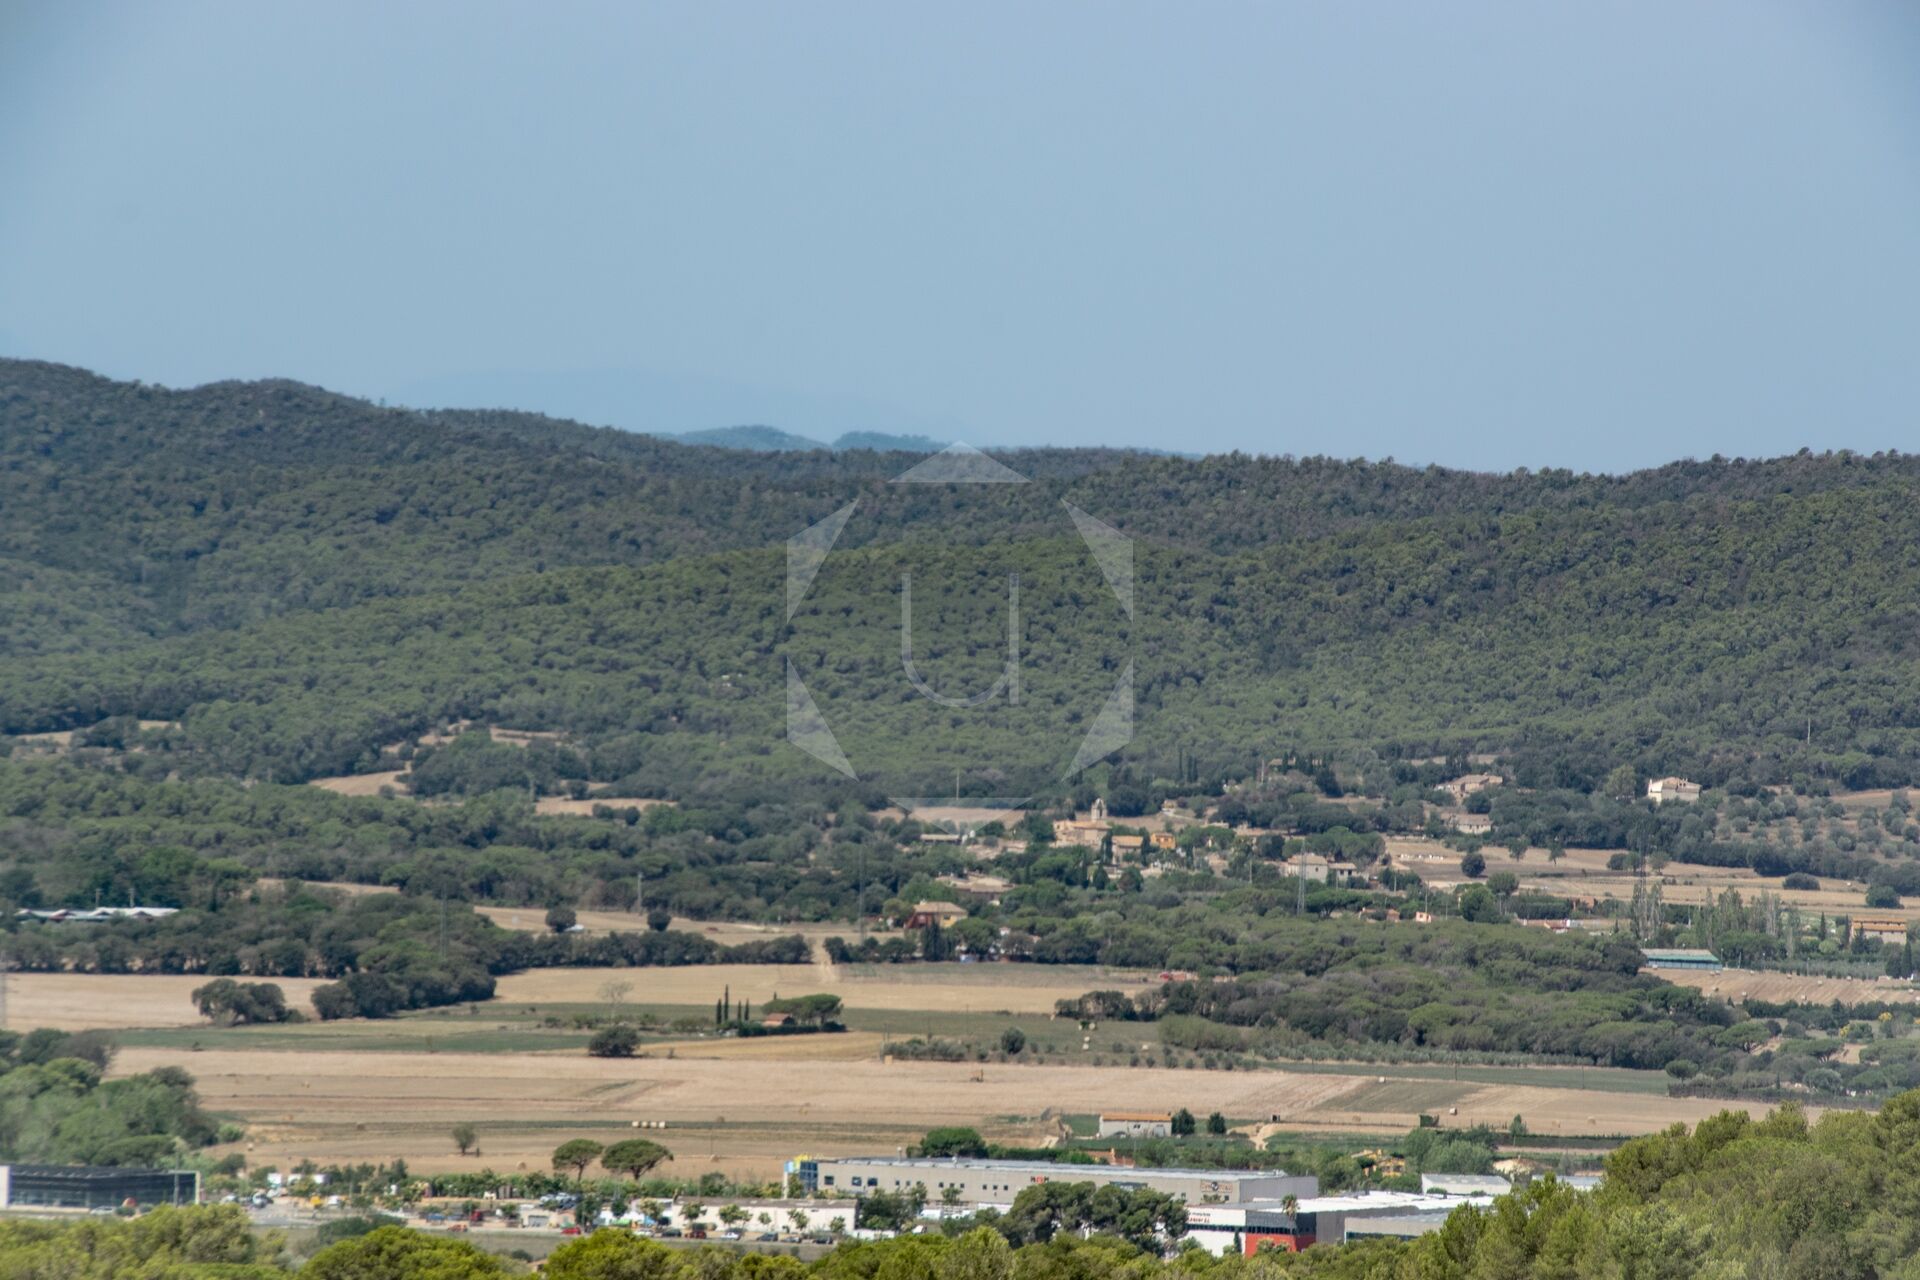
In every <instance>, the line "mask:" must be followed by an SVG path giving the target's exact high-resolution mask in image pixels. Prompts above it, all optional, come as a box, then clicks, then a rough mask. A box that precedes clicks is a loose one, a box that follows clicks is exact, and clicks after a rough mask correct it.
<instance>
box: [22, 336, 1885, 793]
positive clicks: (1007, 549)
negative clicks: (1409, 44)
mask: <svg viewBox="0 0 1920 1280" xmlns="http://www.w3.org/2000/svg"><path fill="white" fill-rule="evenodd" d="M917 456H918V455H916V454H909V453H887V452H871V451H868V450H865V449H856V450H853V451H850V452H849V451H841V452H829V451H805V452H791V451H788V452H779V453H766V452H757V451H745V450H714V449H708V448H696V447H690V446H689V445H686V444H683V443H679V442H674V441H668V440H662V439H658V438H653V437H647V436H641V435H634V434H631V433H626V432H621V431H614V430H611V429H605V428H598V429H596V428H587V427H582V426H579V425H577V424H573V423H567V422H563V421H558V420H554V419H548V418H543V417H540V416H538V415H531V414H518V413H501V412H486V411H440V412H429V413H422V412H416V411H411V410H396V409H382V408H378V407H375V406H373V405H369V404H367V403H365V402H363V401H358V400H354V399H351V398H349V397H344V396H339V395H335V394H332V393H329V392H326V391H323V390H320V389H317V388H313V387H307V386H302V385H299V384H295V383H287V382H263V383H222V384H215V385H211V386H206V387H200V388H196V389H193V390H189V391H167V390H162V389H159V388H154V387H149V386H140V385H134V384H127V383H116V382H111V381H108V380H106V379H102V378H98V377H95V376H93V375H90V374H87V373H84V372H82V371H80V370H75V369H71V368H65V367H60V366H53V365H44V364H34V363H25V362H9V363H5V364H3V365H0V538H3V539H4V543H3V545H4V547H5V551H4V553H3V554H0V606H4V607H0V646H3V647H0V654H4V656H3V657H0V677H4V679H0V732H8V733H22V732H30V731H45V730H53V729H64V728H71V727H75V726H81V725H87V724H91V723H94V722H95V721H97V720H100V719H102V718H103V717H109V716H122V715H124V716H138V717H141V718H147V719H162V720H168V721H178V722H180V724H181V726H182V727H181V730H180V731H179V733H178V735H177V736H176V738H175V740H174V747H173V750H174V751H175V752H176V753H177V755H176V759H175V761H174V763H175V764H177V765H178V766H179V767H181V768H183V769H185V770H186V771H189V772H192V771H196V770H199V771H212V772H226V773H234V774H240V775H250V776H266V775H267V774H269V773H271V774H272V775H273V776H275V777H279V778H283V779H284V778H299V777H310V776H315V775H318V774H330V773H339V772H345V771H349V770H354V769H359V768H365V767H369V766H370V764H371V763H372V762H373V761H375V760H377V758H378V748H379V746H380V745H381V744H382V743H386V742H391V741H393V740H395V739H396V738H397V737H400V736H403V735H404V734H406V733H409V732H418V731H419V730H421V729H424V728H425V727H427V726H428V725H430V724H432V723H435V722H437V721H439V720H442V719H444V718H446V717H450V716H471V717H476V718H487V719H490V720H493V721H495V722H498V723H503V724H511V725H517V726H521V727H527V728H540V729H550V730H556V731H565V732H567V733H570V734H573V735H576V736H577V737H578V738H579V739H580V740H581V741H583V742H586V743H588V744H591V745H592V746H593V748H594V749H596V750H598V751H599V752H600V753H601V755H602V758H603V765H602V766H596V767H604V768H605V769H606V770H608V771H610V773H609V780H612V779H614V778H625V779H627V780H628V781H629V782H632V783H634V784H636V785H641V784H644V785H645V786H647V787H649V788H652V789H654V790H662V789H664V790H668V791H673V790H685V789H688V788H696V787H699V786H701V785H704V782H705V781H706V780H710V779H713V778H718V777H725V776H739V775H746V776H751V775H766V776H782V777H789V778H798V777H808V778H814V779H816V780H817V781H819V782H820V783H822V784H823V785H825V784H827V783H830V782H831V781H832V778H831V775H830V774H829V773H828V772H827V771H825V770H824V768H823V767H821V766H817V765H815V763H814V762H813V761H811V760H809V759H807V758H806V757H804V756H801V755H799V753H797V752H795V751H793V750H792V749H791V748H789V747H788V746H787V745H786V744H785V742H784V741H783V737H784V734H783V729H782V717H783V710H784V705H785V703H784V696H783V692H782V689H783V682H784V679H785V677H784V675H783V672H784V671H785V664H786V663H787V661H788V660H789V659H791V660H792V661H793V662H794V663H795V664H796V670H799V671H800V672H801V673H802V676H803V678H804V679H805V680H806V681H807V682H808V685H809V688H811V689H812V690H813V692H814V694H815V695H816V696H817V697H818V698H819V699H820V700H821V702H822V704H823V705H825V706H828V709H829V713H830V715H831V714H832V712H834V711H836V710H837V711H839V712H841V713H843V714H842V718H841V722H840V723H838V724H836V726H835V731H836V733H839V734H840V735H841V736H842V737H843V738H844V739H845V745H846V746H847V749H848V752H849V754H850V755H853V756H856V757H858V758H859V759H860V760H862V761H870V762H879V763H876V764H862V765H861V766H860V767H861V768H862V770H863V771H866V772H869V773H872V772H878V773H886V774H889V775H890V781H891V783H892V784H897V785H903V786H905V785H916V786H917V785H927V786H931V785H934V784H935V780H936V779H940V778H944V783H941V784H940V785H941V786H942V787H943V788H951V787H952V786H953V782H954V778H953V773H954V768H955V762H956V761H961V762H962V765H961V772H962V775H963V776H962V778H961V785H962V786H963V787H968V788H980V789H986V788H993V787H1004V786H1010V785H1015V783H1016V782H1017V783H1018V785H1021V786H1027V787H1033V786H1040V785H1056V784H1057V781H1058V777H1059V770H1060V765H1061V762H1060V760H1059V759H1058V758H1057V757H1058V756H1059V755H1060V754H1061V753H1062V751H1063V750H1070V748H1071V745H1072V743H1073V742H1075V741H1077V740H1078V738H1079V736H1080V734H1081V733H1082V732H1083V731H1084V728H1085V719H1086V717H1087V716H1090V715H1091V714H1092V710H1093V709H1094V708H1097V706H1098V705H1099V700H1100V698H1102V697H1104V696H1105V695H1106V693H1107V691H1109V690H1110V689H1111V688H1112V687H1113V686H1114V681H1115V678H1116V674H1117V672H1118V671H1119V670H1120V669H1121V667H1122V666H1123V665H1124V664H1125V663H1126V662H1127V661H1129V660H1131V661H1132V662H1133V663H1134V664H1135V669H1136V674H1135V678H1134V686H1133V692H1134V698H1135V700H1136V707H1137V724H1136V732H1135V734H1134V737H1133V740H1132V741H1131V742H1130V743H1128V744H1127V745H1126V746H1125V747H1124V748H1123V749H1122V750H1121V751H1120V753H1119V755H1118V757H1117V759H1118V760H1119V761H1120V763H1121V765H1122V766H1124V767H1130V768H1140V769H1145V770H1149V771H1155V772H1161V773H1167V772H1171V771H1173V770H1176V769H1187V768H1193V767H1199V765H1208V766H1221V767H1224V765H1225V764H1227V763H1229V762H1238V763H1241V764H1244V763H1245V762H1246V761H1247V760H1249V759H1252V758H1254V757H1255V756H1257V755H1258V754H1259V753H1261V752H1266V751H1273V750H1279V749H1284V748H1288V747H1312V748H1316V749H1319V748H1335V747H1350V746H1366V745H1369V744H1373V745H1385V744H1393V745H1395V746H1397V747H1419V748H1421V749H1423V750H1424V749H1432V750H1448V749H1455V748H1461V749H1468V748H1471V749H1501V750H1506V751H1514V752H1519V753H1521V756H1522V758H1524V759H1527V760H1530V761H1532V762H1533V764H1534V766H1535V767H1538V768H1539V769H1541V770H1542V771H1544V772H1545V773H1546V774H1550V775H1557V776H1579V777H1585V776H1587V775H1588V774H1591V773H1592V772H1593V771H1594V770H1596V769H1600V768H1602V766H1603V764H1604V762H1605V761H1608V760H1614V759H1619V758H1628V759H1632V760H1634V761H1636V762H1637V763H1639V764H1640V765H1641V766H1642V767H1643V768H1644V769H1646V770H1648V771H1653V772H1665V771H1682V770H1684V771H1690V772H1692V773H1693V774H1695V775H1696V776H1700V777H1704V778H1708V779H1715V780H1726V779H1742V778H1744V779H1748V780H1750V781H1754V782H1766V781H1773V780H1778V779H1781V778H1785V777H1790V776H1796V775H1807V776H1825V777H1844V778H1846V779H1848V780H1850V781H1853V782H1856V783H1860V782H1866V781H1882V782H1905V781H1907V780H1909V779H1910V777H1912V776H1913V775H1914V773H1915V768H1916V765H1920V674H1916V670H1915V668H1914V664H1913V662H1912V643H1913V641H1912V637H1913V635H1914V634H1915V625H1914V624H1915V623H1916V621H1920V618H1917V617H1916V609H1917V608H1920V606H1917V605H1916V601H1917V600H1920V590H1917V588H1920V552H1917V551H1916V548H1917V547H1920V503H1916V502H1915V501H1914V499H1915V497H1916V489H1917V488H1920V459H1916V458H1913V457H1909V456H1905V455H1876V456H1873V457H1862V456H1857V455H1851V454H1845V453H1839V454H1820V455H1815V454H1810V453H1803V454H1800V455H1796V456H1793V457H1788V458H1780V459H1774V460H1768V461H1727V460H1712V461H1707V462H1686V463H1674V464H1670V465H1668V466H1665V467H1661V468H1658V469H1655V470H1651V471H1643V472H1636V473H1632V474H1629V475H1623V476H1583V475H1574V474H1572V473H1568V472H1559V471H1548V472H1526V471H1520V472H1514V473H1510V474H1505V475H1486V474H1473V473H1463V472H1452V471H1446V470H1443V469H1439V468H1424V469H1413V468H1408V467H1403V466H1397V465H1394V464H1386V463H1368V462H1337V461H1330V460H1325V459H1276V458H1248V457H1240V456H1227V457H1211V458H1201V459H1185V458H1173V457H1151V456H1145V455H1141V454H1137V453H1121V452H1114V451H1106V450H1065V449H1041V450H1032V451H1026V452H1022V453H1019V454H1017V455H1008V457H1009V460H1010V461H1012V462H1014V463H1015V464H1016V465H1017V467H1018V469H1019V470H1020V471H1021V472H1022V473H1023V474H1024V475H1026V476H1027V477H1029V479H1030V481H1031V482H1030V483H1027V484H1018V485H985V486H954V485H896V484H890V483H889V481H890V480H891V479H892V478H893V477H895V476H897V475H899V474H900V473H901V472H902V471H903V470H905V469H906V468H907V467H908V466H910V465H912V463H913V462H914V461H915V460H916V459H917ZM849 502H857V517H856V518H852V519H850V520H849V521H848V522H847V524H846V527H845V529H844V531H843V533H842V535H841V537H840V540H839V541H838V542H837V543H836V545H835V550H834V555H833V558H832V559H831V560H830V562H829V566H828V569H827V570H826V571H824V572H823V573H822V575H821V577H820V579H819V580H818V582H817V584H816V585H815V588H814V590H813V591H812V592H811V593H809V595H808V597H807V599H806V601H805V602H804V607H803V608H802V609H801V610H800V611H799V612H797V613H796V614H795V615H794V616H793V618H792V619H791V620H785V619H783V614H782V607H781V603H780V602H781V599H782V581H783V573H784V564H785V561H784V558H783V554H782V552H781V551H780V547H781V546H782V544H783V543H784V541H785V540H786V539H787V538H788V537H790V536H792V535H793V534H795V533H797V532H798V531H800V530H802V529H804V528H806V527H808V526H809V525H811V524H812V523H814V522H815V521H818V520H820V519H822V518H823V517H825V516H827V515H828V514H830V513H832V512H834V511H836V510H838V509H840V508H842V507H844V506H845V505H846V504H848V503H849ZM1063 502H1070V503H1071V504H1072V505H1073V506H1075V507H1078V508H1079V509H1080V510H1082V511H1083V512H1086V513H1090V514H1092V515H1093V516H1095V517H1096V518H1098V519H1100V520H1102V521H1105V522H1106V523H1108V524H1110V525H1112V526H1113V527H1114V528H1116V529H1118V530H1120V531H1122V532H1124V533H1125V534H1126V535H1127V536H1128V537H1129V538H1131V539H1132V540H1133V556H1134V581H1135V590H1136V596H1137V601H1138V609H1137V612H1136V614H1135V616H1133V617H1131V618H1128V617H1126V616H1125V615H1124V613H1123V612H1122V611H1118V610H1116V609H1115V608H1114V606H1113V602H1112V600H1111V598H1110V597H1109V596H1108V595H1107V594H1106V592H1105V588H1104V587H1103V585H1102V580H1101V577H1100V574H1099V572H1098V569H1097V566H1096V565H1095V564H1094V562H1093V560H1092V559H1091V557H1090V556H1089V554H1088V553H1087V551H1086V548H1085V546H1084V545H1083V544H1082V543H1081V542H1080V540H1079V538H1078V537H1077V535H1076V532H1075V528H1074V525H1073V524H1072V522H1071V521H1069V520H1068V519H1067V518H1066V513H1065V512H1064V510H1063V507H1062V503H1063ZM907 572H913V573H915V574H916V575H917V576H916V578H915V588H914V590H915V595H916V599H915V608H916V610H918V611H919V612H920V615H921V617H922V619H923V622H922V626H923V628H925V629H926V630H925V634H927V635H929V636H930V637H931V640H930V642H929V646H928V649H927V650H926V652H924V653H923V654H922V656H921V658H920V661H921V663H922V665H923V667H924V668H925V671H926V673H928V678H929V679H930V681H931V683H932V684H933V685H934V686H935V687H947V688H963V689H979V688H984V687H986V686H987V685H990V684H991V683H992V679H993V676H994V673H995V672H997V671H998V670H999V663H1000V662H1001V655H1002V654H1003V653H1004V649H1005V640H1004V637H1003V636H1002V634H1001V631H1000V628H1001V626H1002V621H1001V619H1002V616H1003V612H1004V609H1005V593H1006V586H1005V575H1006V574H1007V573H1008V572H1018V573H1019V574H1020V575H1021V580H1022V599H1021V608H1022V617H1023V627H1024V634H1025V636H1026V652H1025V661H1026V663H1027V667H1028V673H1027V676H1026V680H1027V683H1028V687H1029V689H1030V690H1031V692H1032V693H1033V695H1034V696H1032V697H1031V698H1029V699H1028V700H1026V701H1025V702H1024V703H1023V704H1022V705H1021V706H1020V707H1019V708H1017V709H1016V708H1013V707H1009V706H1005V705H999V706H997V707H996V708H994V709H983V711H982V713H981V714H980V715H979V716H977V717H974V718H971V719H968V720H966V721H965V723H964V725H960V724H958V723H956V724H945V723H942V724H940V725H936V726H930V725H929V724H928V723H926V721H925V717H924V712H925V710H926V707H925V704H924V703H922V702H921V701H919V700H918V699H915V698H913V697H912V696H911V694H910V692H909V691H908V689H907V687H906V685H905V683H904V682H903V680H902V675H901V671H900V670H899V669H898V655H897V649H898V640H897V636H896V635H895V630H896V627H897V621H898V616H899V599H898V590H899V584H900V581H901V575H902V574H903V573H907ZM954 719H955V720H956V722H957V721H958V717H957V715H956V717H954ZM956 735H957V736H956ZM1062 744H1065V747H1064V748H1063V746H1062ZM1196 762H1198V764H1196ZM1050 780H1051V781H1050Z"/></svg>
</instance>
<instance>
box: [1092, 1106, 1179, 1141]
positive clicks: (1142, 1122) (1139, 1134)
mask: <svg viewBox="0 0 1920 1280" xmlns="http://www.w3.org/2000/svg"><path fill="white" fill-rule="evenodd" d="M1099 1132H1100V1136H1101V1137H1103V1138H1166V1137H1171V1136H1172V1135H1173V1117H1172V1116H1171V1115H1169V1114H1167V1113H1166V1112H1164V1111H1103V1112H1101V1113H1100V1131H1099Z"/></svg>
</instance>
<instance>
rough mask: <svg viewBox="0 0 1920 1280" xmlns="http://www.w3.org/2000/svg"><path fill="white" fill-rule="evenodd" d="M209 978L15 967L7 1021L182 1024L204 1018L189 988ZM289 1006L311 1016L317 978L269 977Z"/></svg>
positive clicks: (21, 1027) (22, 1024)
mask: <svg viewBox="0 0 1920 1280" xmlns="http://www.w3.org/2000/svg"><path fill="white" fill-rule="evenodd" d="M210 981H212V979H210V978H207V977H204V976H194V975H190V974H187V975H175V974H113V973H14V974H8V975H7V978H6V984H7V1001H6V1027H7V1029H8V1030H10V1031H29V1030H32V1029H33V1028H35V1027H57V1028H59V1029H60V1030H63V1031H83V1030H87V1029H89V1028H98V1029H104V1030H124V1029H126V1028H130V1027H187V1026H192V1025H194V1024H196V1023H199V1022H204V1021H205V1019H203V1018H202V1017H201V1016H200V1011H199V1010H198V1009H196V1008H194V1005H193V995H192V993H193V989H194V988H195V987H199V986H204V985H205V984H206V983H208V982H210ZM272 981H273V982H274V983H275V985H277V986H278V987H279V988H280V989H281V990H282V991H284V992H285V993H286V996H287V1003H288V1005H289V1006H291V1007H293V1008H295V1009H298V1010H300V1011H301V1012H303V1013H305V1014H307V1016H309V1017H312V1016H313V1007H312V1005H310V1004H309V1003H308V1001H309V1000H310V999H311V997H312V995H313V989H314V988H315V987H317V986H320V985H321V982H320V980H319V979H317V978H274V979H272Z"/></svg>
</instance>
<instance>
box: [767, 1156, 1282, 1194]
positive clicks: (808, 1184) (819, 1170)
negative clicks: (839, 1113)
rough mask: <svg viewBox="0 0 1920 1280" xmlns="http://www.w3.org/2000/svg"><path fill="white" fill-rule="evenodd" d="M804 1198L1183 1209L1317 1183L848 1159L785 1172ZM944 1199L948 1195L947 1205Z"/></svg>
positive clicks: (1020, 1164) (1096, 1167)
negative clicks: (1149, 1201) (1153, 1198)
mask: <svg viewBox="0 0 1920 1280" xmlns="http://www.w3.org/2000/svg"><path fill="white" fill-rule="evenodd" d="M788 1174H789V1176H791V1177H793V1178H796V1179H798V1181H799V1185H800V1187H801V1189H802V1191H803V1193H804V1194H806V1195H833V1194H836V1193H838V1194H842V1195H855V1196H858V1195H865V1194H866V1193H868V1192H870V1191H889V1192H892V1191H906V1190H910V1189H912V1188H913V1187H916V1186H921V1187H925V1188H926V1189H927V1193H928V1195H929V1196H931V1197H932V1198H933V1199H935V1200H939V1199H943V1198H951V1199H952V1200H953V1201H954V1202H956V1203H959V1204H967V1205H1010V1204H1012V1203H1013V1199H1014V1197H1015V1196H1017V1195H1019V1194H1020V1192H1021V1191H1022V1190H1024V1189H1025V1188H1027V1187H1030V1186H1035V1185H1037V1184H1039V1183H1043V1182H1091V1183H1093V1184H1094V1185H1096V1186H1103V1187H1104V1186H1118V1187H1125V1188H1127V1189H1129V1190H1134V1189H1145V1190H1148V1191H1157V1192H1159V1193H1161V1194H1162V1195H1170V1196H1175V1197H1177V1198H1179V1199H1181V1200H1185V1201H1186V1202H1188V1203H1189V1204H1232V1203H1237V1202H1239V1201H1244V1200H1256V1199H1280V1198H1283V1197H1286V1196H1310V1195H1314V1194H1316V1193H1318V1192H1319V1190H1320V1181H1319V1179H1317V1178H1314V1177H1300V1176H1296V1175H1293V1174H1288V1173H1284V1172H1280V1171H1276V1170H1258V1171H1244V1170H1233V1169H1137V1168H1133V1167H1131V1166H1126V1165H1104V1164H1050V1163H1047V1162H1045V1161H1040V1160H986V1159H971V1158H967V1157H954V1158H951V1159H933V1158H931V1157H909V1156H899V1157H894V1156H864V1157H863V1156H849V1157H846V1158H844V1159H834V1160H814V1159H808V1158H806V1157H802V1158H800V1159H798V1160H795V1161H793V1162H792V1163H791V1164H790V1165H789V1166H788ZM948 1193H951V1195H950V1197H949V1196H948Z"/></svg>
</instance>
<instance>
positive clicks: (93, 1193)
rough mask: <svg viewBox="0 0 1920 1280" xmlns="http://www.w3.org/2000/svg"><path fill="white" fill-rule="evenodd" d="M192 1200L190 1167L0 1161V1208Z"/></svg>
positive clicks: (195, 1187) (195, 1199)
mask: <svg viewBox="0 0 1920 1280" xmlns="http://www.w3.org/2000/svg"><path fill="white" fill-rule="evenodd" d="M129 1200H131V1201H133V1203H135V1204H139V1205H156V1204H198V1203H199V1202H200V1175H199V1174H197V1173H195V1172H193V1171H192V1170H191V1169H117V1168H103V1167H98V1166H90V1165H69V1164H0V1208H6V1209H19V1208H43V1209H117V1208H119V1207H120V1206H121V1205H123V1204H125V1203H127V1202H128V1201H129Z"/></svg>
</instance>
